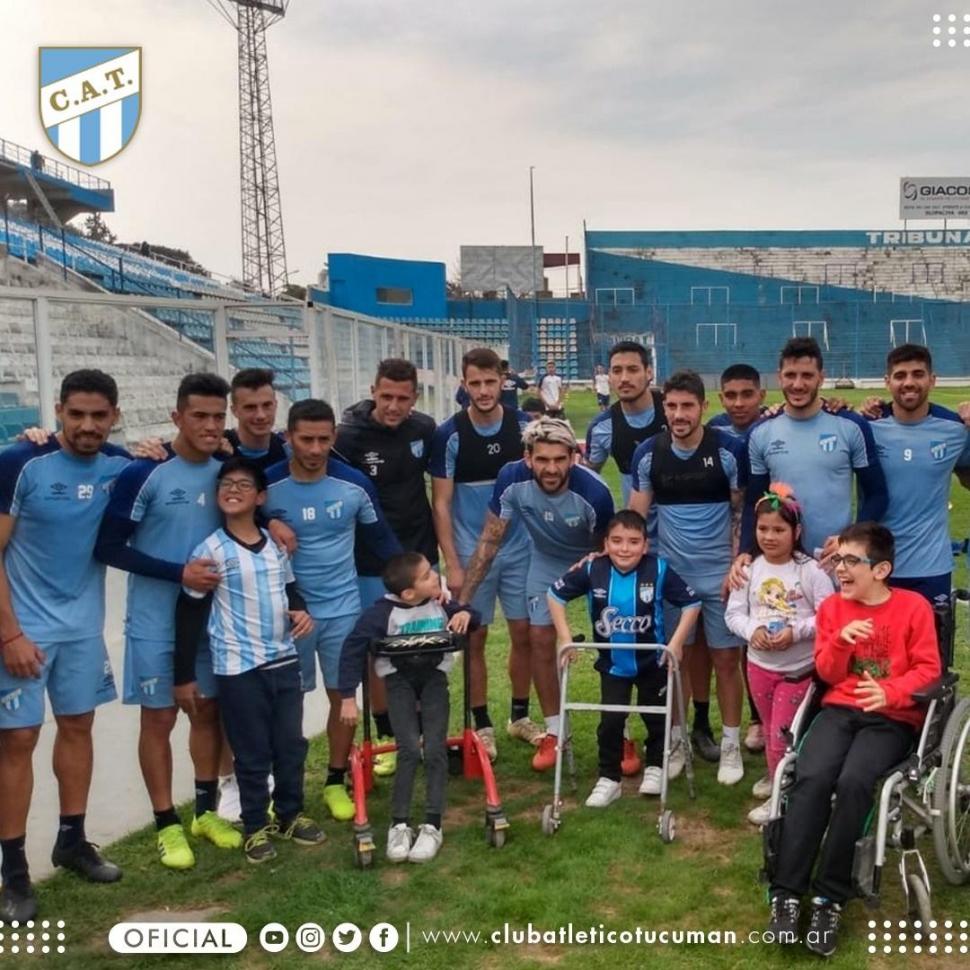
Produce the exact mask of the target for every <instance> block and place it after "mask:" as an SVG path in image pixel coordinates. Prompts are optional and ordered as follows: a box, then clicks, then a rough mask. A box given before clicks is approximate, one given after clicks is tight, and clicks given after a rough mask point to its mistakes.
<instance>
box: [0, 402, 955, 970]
mask: <svg viewBox="0 0 970 970" xmlns="http://www.w3.org/2000/svg"><path fill="white" fill-rule="evenodd" d="M868 393H869V392H848V395H847V396H848V397H849V398H850V399H851V400H853V401H856V400H860V399H861V398H862V397H864V396H866V395H867V394H868ZM774 397H776V398H777V394H776V395H774ZM968 397H970V390H968V389H962V388H960V389H946V390H941V391H940V392H938V393H937V394H935V396H934V399H935V400H937V401H939V403H941V404H947V405H950V406H953V405H955V403H956V402H957V401H960V400H963V399H965V398H968ZM714 405H716V401H715V402H712V413H713V406H714ZM594 412H595V403H594V398H593V395H592V394H591V393H589V392H585V391H584V392H575V393H573V394H572V395H571V397H570V400H569V404H568V413H569V415H570V418H571V420H572V422H573V424H574V426H575V427H576V429H577V431H580V430H585V427H586V425H587V424H588V422H589V420H590V418H591V417H592V416H593V414H594ZM606 477H607V478H608V480H609V481H610V483H611V485H612V486H613V487H614V489H615V491H616V493H617V494H618V493H619V487H618V480H617V474H616V471H615V468H614V467H613V465H612V463H610V466H609V467H608V468H607V469H606ZM952 521H953V525H952V534H953V535H954V536H965V535H967V534H968V531H970V499H968V498H967V496H966V493H964V492H963V491H962V490H961V489H960V488H959V486H957V485H954V489H953V512H952ZM965 578H966V574H965V570H964V568H963V566H962V564H961V566H960V568H959V573H958V579H959V580H960V581H961V582H962V581H964V580H965ZM575 617H576V629H577V630H579V629H584V630H585V629H587V627H588V621H586V620H585V619H584V618H583V616H582V613H581V611H580V610H579V608H577V610H576V613H575ZM966 618H967V614H966V613H965V612H961V615H960V623H961V627H960V636H959V651H958V652H959V669H960V670H961V671H962V672H963V674H964V676H965V678H966V676H967V675H968V674H970V664H968V662H967V649H966V648H967V634H966V630H967V622H966ZM506 653H507V641H506V638H505V636H504V631H503V629H502V626H501V625H499V624H496V625H495V626H494V627H493V635H492V637H491V640H490V646H489V655H490V661H491V665H490V666H491V674H492V676H491V683H490V698H489V699H490V706H491V712H492V717H493V720H494V721H495V723H496V725H499V726H500V725H502V724H504V722H505V719H506V717H507V716H508V703H509V695H508V689H507V683H506V678H505V675H504V663H505V656H506ZM577 667H578V669H577V676H576V679H575V680H574V682H573V683H574V684H575V685H576V687H577V690H576V692H573V691H571V696H573V697H574V698H576V697H579V696H581V695H582V694H584V695H585V697H586V698H587V699H589V700H595V699H596V678H595V675H594V674H593V673H592V671H591V659H587V660H585V661H583V663H582V664H579V665H577ZM452 685H453V689H452V698H453V708H459V707H460V686H459V685H460V677H459V676H458V674H457V673H456V674H455V675H453V678H452ZM967 689H968V690H970V688H967ZM535 712H536V704H535V701H534V700H533V713H534V714H535ZM595 724H596V715H592V714H590V715H585V716H583V715H576V716H575V720H574V740H575V749H576V765H577V775H578V788H577V790H576V791H572V790H571V789H569V788H568V786H567V789H566V791H567V807H566V810H565V815H564V824H563V826H562V828H561V829H560V831H559V832H558V833H557V834H556V835H555V836H554V837H551V838H550V837H547V836H545V835H543V834H542V833H541V832H540V827H539V818H540V812H541V810H542V807H543V805H545V804H546V803H547V802H549V801H550V797H551V791H552V778H551V776H548V775H543V776H537V775H536V774H534V773H533V772H532V771H531V770H530V766H529V760H530V757H531V753H532V752H531V749H529V748H526V747H525V746H524V745H522V744H521V743H518V742H512V741H509V740H508V739H506V738H505V737H504V733H503V732H501V731H500V732H499V733H500V739H499V746H500V757H499V761H498V763H497V765H496V773H497V777H498V783H499V787H500V791H501V794H502V798H503V805H504V807H505V809H506V812H507V814H508V817H509V820H510V822H511V826H512V827H511V830H510V837H509V841H508V843H507V844H506V845H505V847H504V848H502V849H492V848H490V847H489V846H488V845H487V844H486V841H485V838H484V833H483V825H482V823H483V817H484V802H483V799H482V793H481V788H480V786H479V785H478V784H476V783H474V782H470V781H465V780H463V779H452V783H451V786H450V789H449V809H448V813H447V815H446V817H445V843H444V847H443V849H442V851H441V854H440V855H439V857H438V858H437V859H436V860H435V861H434V862H433V863H432V864H430V865H427V866H414V865H411V866H408V865H404V866H391V865H390V864H389V863H387V862H385V861H384V859H383V850H384V840H385V839H384V837H385V834H386V828H387V824H388V812H387V809H388V802H389V788H390V785H389V782H383V783H380V784H379V785H378V787H377V788H376V789H375V791H374V792H373V793H372V796H371V798H370V801H369V808H370V813H371V818H372V821H373V822H374V826H375V832H376V834H377V837H378V846H377V861H376V864H375V866H374V867H373V868H372V869H370V870H368V871H358V870H357V869H355V868H354V864H353V854H352V838H351V830H350V826H349V823H344V824H338V823H335V822H332V821H327V822H326V824H325V828H326V830H327V833H328V836H329V841H328V842H327V843H326V845H325V846H323V847H320V848H317V849H306V848H300V847H297V846H291V845H282V846H280V854H279V858H278V859H277V860H276V861H275V862H274V863H271V864H267V865H263V866H260V867H251V866H248V865H247V863H246V862H245V860H244V859H243V858H242V856H241V854H240V853H236V852H220V851H219V850H217V849H215V848H214V847H212V846H210V845H208V844H206V845H203V846H200V847H198V851H197V856H198V865H197V866H196V868H195V869H194V870H192V871H190V872H187V873H174V872H167V871H165V870H163V869H162V868H161V867H160V866H159V864H158V863H157V861H156V852H155V843H154V834H153V832H152V831H150V830H149V829H145V830H144V831H142V832H139V833H136V834H134V835H131V836H130V837H128V838H126V839H124V840H123V841H122V842H120V843H118V844H116V845H114V846H112V847H111V849H110V854H111V858H113V859H115V860H116V861H117V862H118V863H119V864H121V865H122V866H123V867H124V870H125V877H124V880H123V881H122V882H121V883H119V884H117V885H114V886H106V887H93V886H89V885H86V884H83V883H81V882H80V881H79V880H77V879H75V878H72V877H67V876H64V875H58V876H56V877H55V878H53V879H51V880H49V881H47V882H45V883H43V884H42V885H41V886H40V887H39V895H40V902H41V905H42V918H49V919H63V920H64V921H65V922H66V924H67V927H66V932H67V937H68V940H67V946H68V950H67V953H66V954H64V955H62V956H60V957H58V958H57V959H58V962H59V964H60V965H62V966H66V967H71V968H75V967H77V968H100V967H105V966H114V965H118V966H124V967H130V968H134V967H146V968H147V967H159V966H161V967H181V966H190V965H193V966H194V965H196V964H197V963H198V964H201V965H204V966H206V967H211V968H213V970H215V968H218V967H233V968H235V967H240V968H263V967H266V968H270V967H272V968H277V967H278V968H289V967H315V966H322V965H325V964H327V963H329V962H330V961H336V964H339V965H340V966H347V967H363V966H365V965H370V964H372V963H375V962H376V963H377V964H378V965H380V964H381V963H384V964H385V965H386V966H393V967H397V966H414V967H422V968H442V970H444V968H447V970H460V968H473V967H474V968H478V967H481V968H489V970H492V968H495V970H497V968H500V967H501V968H510V970H517V968H526V967H548V966H557V967H562V968H583V970H595V968H611V970H612V968H615V967H640V966H644V965H646V964H647V963H648V962H649V963H652V962H654V961H656V962H659V964H660V965H663V966H667V967H674V968H679V967H683V968H694V967H708V966H710V967H742V966H743V967H745V968H751V970H755V968H759V967H774V966H778V965H780V964H781V963H782V961H784V962H785V963H791V964H793V965H796V966H797V965H803V966H811V965H815V962H814V961H815V960H816V959H817V958H815V957H813V956H812V955H811V954H809V953H808V952H807V951H806V950H804V948H802V947H796V948H793V949H792V950H790V951H786V952H785V953H784V955H782V953H781V951H779V949H778V948H776V947H774V946H768V945H765V944H761V943H758V942H749V941H747V939H746V938H747V934H748V933H749V932H750V931H760V930H761V929H763V927H764V925H765V923H766V904H765V896H764V891H763V889H762V888H761V887H759V885H758V883H757V881H756V873H757V871H758V868H759V864H760V856H761V849H760V837H759V835H758V833H757V832H756V831H755V830H754V829H753V828H752V827H751V826H750V825H749V824H748V823H747V822H746V821H745V814H746V812H747V811H748V810H749V809H750V808H751V807H753V806H754V805H755V804H756V802H755V800H754V799H753V798H752V797H751V795H750V788H751V784H752V783H753V782H754V781H755V780H757V779H758V778H759V777H760V776H761V774H762V773H763V772H762V769H763V760H762V759H761V758H760V757H753V756H750V755H746V756H745V761H746V772H747V773H746V775H745V779H744V781H743V782H742V783H741V784H738V785H736V786H734V787H733V788H725V787H723V786H719V785H718V784H717V783H716V781H715V775H716V765H708V764H704V763H696V771H697V798H696V800H695V801H694V802H691V801H690V800H689V799H688V797H687V792H686V786H685V783H684V780H683V779H680V780H679V781H677V782H674V783H673V784H672V786H671V803H670V804H671V807H672V808H673V809H674V810H675V812H676V813H677V818H678V835H677V839H676V841H675V842H674V843H673V844H671V845H664V844H662V843H661V841H660V839H659V837H658V835H657V832H656V827H655V823H656V815H657V807H656V806H657V801H656V800H649V801H648V800H646V799H641V798H639V797H638V796H637V794H636V789H637V785H638V784H639V779H638V778H635V779H628V781H627V783H626V786H625V787H626V791H625V793H624V794H625V797H624V798H622V799H621V800H620V801H618V802H616V803H614V804H613V805H612V806H611V807H610V808H609V809H607V810H605V811H594V810H590V809H586V808H584V807H583V805H582V802H583V800H584V799H585V797H586V795H587V794H588V791H589V788H590V786H591V785H592V783H593V781H594V780H595V775H596V758H595ZM634 732H635V736H636V737H638V738H642V736H643V729H642V725H640V724H639V723H638V724H636V725H634ZM131 743H132V744H135V743H136V739H135V738H134V737H132V738H131ZM186 756H187V754H186V752H184V751H177V752H176V757H186ZM325 758H326V750H325V743H323V742H322V741H321V740H320V739H317V740H316V741H314V743H313V746H312V749H311V760H310V763H309V765H308V775H307V794H308V810H309V811H310V812H311V813H312V814H314V815H315V817H316V818H317V819H319V820H324V819H325V813H324V810H323V806H322V800H321V785H322V771H323V768H324V766H325V764H326V760H325ZM37 767H38V770H40V771H45V770H48V769H47V766H45V765H38V766H37ZM419 777H420V776H419ZM421 797H422V792H421V790H420V788H419V791H418V792H417V793H416V801H415V806H416V813H415V814H416V816H418V815H419V812H420V807H421V801H420V799H421ZM147 814H148V812H147V802H146V816H147ZM185 817H186V819H188V809H186V811H185ZM921 847H922V849H923V851H924V858H925V859H926V861H927V865H928V867H929V870H930V875H931V879H932V883H933V900H934V908H935V915H936V916H937V918H938V919H941V920H942V919H952V920H954V921H956V923H957V924H959V921H960V919H968V918H970V893H968V892H967V891H966V890H965V889H959V888H953V887H951V886H949V885H948V884H946V883H945V882H944V881H943V879H942V877H941V876H940V875H939V873H938V870H937V868H936V864H935V859H934V857H933V852H932V843H931V840H928V841H926V842H924V843H922V844H921ZM896 859H897V856H896V855H895V854H892V855H891V860H892V861H891V862H890V863H889V865H888V866H887V869H886V871H885V873H884V876H885V878H884V893H883V905H882V909H881V910H879V911H876V912H873V913H870V912H868V911H866V910H865V909H864V908H863V906H862V904H861V903H860V902H853V903H852V904H851V906H850V907H849V910H848V915H847V918H846V926H845V930H844V932H843V935H842V942H841V945H840V948H839V952H838V954H837V955H836V956H835V958H834V959H833V960H832V962H831V965H832V966H836V967H860V966H865V965H870V966H874V967H884V966H885V967H888V966H891V965H893V966H895V965H898V963H899V962H901V961H900V959H899V958H898V957H896V959H895V960H893V959H892V958H891V957H882V956H881V955H880V956H870V955H869V954H868V952H867V946H868V940H867V938H866V936H867V933H868V928H867V925H866V921H867V920H868V919H878V920H880V921H881V920H882V919H884V918H892V919H898V918H901V917H903V916H905V906H904V902H903V897H902V891H901V889H900V886H899V879H898V876H897V874H896V872H895V864H896ZM160 912H164V913H165V914H166V916H167V918H170V919H171V918H178V914H184V917H183V918H185V919H206V918H208V919H214V920H227V921H233V922H238V923H241V924H242V925H243V926H244V927H246V929H247V931H248V933H249V945H248V947H247V949H246V950H245V951H243V952H242V953H240V954H237V955H236V956H232V957H212V956H210V957H206V958H204V959H203V958H201V957H191V956H172V957H161V956H143V957H137V956H124V957H122V956H116V955H115V954H113V953H112V952H111V951H110V950H109V948H108V945H107V933H108V930H109V929H110V927H111V926H112V925H113V924H114V923H116V922H119V921H122V920H129V921H130V920H138V919H145V920H147V919H153V918H159V917H158V916H157V915H155V916H152V915H147V914H158V913H160ZM163 918H164V917H163ZM270 921H277V922H280V923H282V924H284V925H285V926H286V927H287V928H288V929H289V931H290V934H291V937H292V934H293V933H294V932H295V931H296V929H297V927H298V926H300V925H301V924H302V923H305V922H308V921H312V922H316V923H319V924H320V925H322V926H323V927H324V929H325V930H326V932H327V934H328V939H327V943H326V945H325V946H324V948H323V949H322V950H321V951H320V952H319V953H316V954H312V955H311V954H305V953H302V952H300V951H299V950H298V949H297V948H296V947H295V944H294V942H293V940H292V938H291V941H290V944H289V946H288V948H287V949H286V950H285V951H283V952H282V953H280V954H277V955H271V954H269V953H266V952H264V951H263V950H262V949H261V948H260V946H259V943H258V933H259V929H260V927H261V926H262V925H263V924H265V923H267V922H270ZM343 921H350V922H353V923H355V924H357V925H358V926H360V927H362V928H363V929H364V934H365V939H364V942H363V945H362V946H361V948H360V949H359V950H358V951H357V952H355V953H352V954H344V953H338V952H337V951H336V950H335V949H334V948H333V946H332V943H331V941H330V939H329V934H330V931H331V930H332V928H333V927H334V926H335V925H336V924H338V923H340V922H343ZM379 921H388V922H390V923H392V924H394V925H395V926H396V927H397V928H398V930H399V931H400V933H401V942H400V945H399V946H398V948H397V949H396V950H395V951H394V953H393V954H389V955H384V956H382V955H380V954H377V953H374V952H373V951H372V950H371V949H370V947H369V946H368V943H367V940H366V934H367V930H368V929H369V928H370V927H371V926H373V925H374V924H375V923H377V922H379ZM530 923H531V924H532V925H533V926H534V927H535V928H536V929H538V930H540V931H550V930H551V931H555V930H557V929H558V928H559V927H564V926H566V925H567V924H569V923H572V924H573V926H574V930H576V931H579V930H582V929H588V928H589V927H599V926H600V925H602V927H603V928H604V929H605V930H617V931H623V930H627V931H634V930H635V929H636V928H637V927H642V928H644V930H658V931H659V930H663V929H666V930H705V931H721V932H722V933H723V932H725V931H734V932H735V933H736V934H737V942H736V943H735V944H734V945H717V944H715V943H711V942H707V943H704V944H700V945H698V944H695V945H690V944H686V943H684V944H679V945H678V944H670V945H661V944H657V945H653V946H649V945H640V946H637V945H635V944H629V945H622V944H616V945H606V944H603V945H567V944H562V943H558V942H557V943H549V944H546V943H543V944H525V945H505V944H502V943H499V944H494V943H492V942H490V941H489V935H490V934H491V933H492V932H493V931H498V932H499V933H500V934H501V933H502V932H503V926H504V925H505V924H508V925H509V927H510V928H511V929H512V930H515V931H520V930H524V929H525V928H526V926H527V924H530ZM406 924H409V925H410V945H411V952H410V954H409V955H407V954H405V952H404V946H405V927H406ZM435 931H449V932H455V933H458V934H459V935H458V937H457V939H458V940H459V941H460V942H450V943H448V942H444V939H443V938H439V940H438V942H432V941H431V940H430V939H429V938H428V937H427V936H426V935H425V934H429V933H433V932H435ZM462 932H466V933H480V934H481V938H480V940H479V941H478V942H474V941H472V942H469V941H467V940H464V939H463V938H462V937H461V935H460V934H461V933H462ZM957 932H959V930H958V931H957ZM453 939H454V938H453ZM966 942H970V941H966ZM880 943H881V941H880ZM956 946H957V950H956V952H955V953H954V954H953V955H945V954H944V953H943V951H942V945H941V950H940V953H939V954H938V955H936V956H928V955H924V956H921V957H913V956H911V955H910V956H909V959H910V961H911V962H914V963H916V964H917V965H926V966H933V967H956V966H958V965H961V966H967V965H968V963H967V957H966V956H965V955H964V956H960V955H958V954H959V950H958V948H959V943H957V944H956ZM16 961H17V958H16V957H12V956H10V954H9V953H8V954H6V955H3V956H0V966H14V965H18V966H21V965H22V966H25V967H26V966H30V965H33V963H32V961H31V960H28V959H27V958H26V957H23V958H21V960H20V963H17V962H16Z"/></svg>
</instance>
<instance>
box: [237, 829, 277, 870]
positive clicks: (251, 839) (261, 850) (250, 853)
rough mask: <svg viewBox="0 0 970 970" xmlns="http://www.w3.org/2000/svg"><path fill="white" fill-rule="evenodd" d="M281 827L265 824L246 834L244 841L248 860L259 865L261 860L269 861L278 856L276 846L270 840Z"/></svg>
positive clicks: (244, 850)
mask: <svg viewBox="0 0 970 970" xmlns="http://www.w3.org/2000/svg"><path fill="white" fill-rule="evenodd" d="M277 832H279V829H278V828H277V827H276V826H275V825H272V824H271V825H264V826H263V827H262V828H261V829H257V830H256V831H255V832H253V833H252V834H251V835H247V836H246V841H245V842H244V843H243V852H244V853H245V855H246V861H247V862H252V863H253V864H254V865H259V863H261V862H269V861H270V860H271V859H275V858H276V847H275V846H274V845H273V843H272V842H270V836H271V835H276V834H277Z"/></svg>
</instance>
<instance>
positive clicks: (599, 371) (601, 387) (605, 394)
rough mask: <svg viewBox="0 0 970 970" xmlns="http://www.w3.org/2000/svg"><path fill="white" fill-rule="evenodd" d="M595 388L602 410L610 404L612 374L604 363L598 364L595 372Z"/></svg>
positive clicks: (598, 403) (598, 404)
mask: <svg viewBox="0 0 970 970" xmlns="http://www.w3.org/2000/svg"><path fill="white" fill-rule="evenodd" d="M593 390H594V391H595V392H596V405H597V407H598V408H599V409H600V410H601V411H605V410H606V409H607V408H608V407H609V406H610V375H609V374H607V373H606V368H605V367H604V366H603V365H602V364H597V365H596V371H595V373H594V374H593Z"/></svg>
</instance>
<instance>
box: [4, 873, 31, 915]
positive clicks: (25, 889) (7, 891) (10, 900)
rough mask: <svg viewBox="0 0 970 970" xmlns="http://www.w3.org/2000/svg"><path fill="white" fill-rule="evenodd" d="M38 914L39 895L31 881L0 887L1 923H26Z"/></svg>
mask: <svg viewBox="0 0 970 970" xmlns="http://www.w3.org/2000/svg"><path fill="white" fill-rule="evenodd" d="M36 915H37V897H36V896H35V895H34V887H33V886H31V884H30V881H29V880H28V881H27V882H26V883H23V884H22V885H20V886H18V887H16V888H14V887H13V886H10V885H5V886H3V887H2V888H0V923H7V924H9V923H26V922H27V920H31V919H33V918H34V917H35V916H36Z"/></svg>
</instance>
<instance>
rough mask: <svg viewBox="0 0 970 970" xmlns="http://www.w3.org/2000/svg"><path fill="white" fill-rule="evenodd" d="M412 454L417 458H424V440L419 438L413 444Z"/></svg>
mask: <svg viewBox="0 0 970 970" xmlns="http://www.w3.org/2000/svg"><path fill="white" fill-rule="evenodd" d="M411 454H412V455H414V457H415V458H422V457H423V456H424V439H423V438H418V440H417V441H412V442H411Z"/></svg>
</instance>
